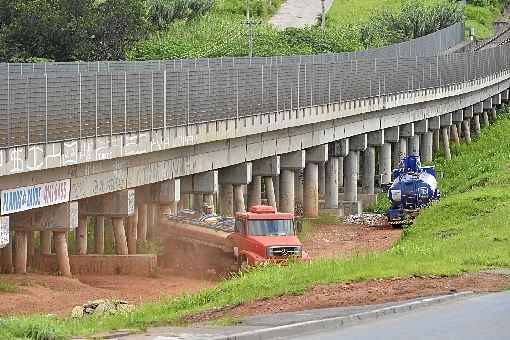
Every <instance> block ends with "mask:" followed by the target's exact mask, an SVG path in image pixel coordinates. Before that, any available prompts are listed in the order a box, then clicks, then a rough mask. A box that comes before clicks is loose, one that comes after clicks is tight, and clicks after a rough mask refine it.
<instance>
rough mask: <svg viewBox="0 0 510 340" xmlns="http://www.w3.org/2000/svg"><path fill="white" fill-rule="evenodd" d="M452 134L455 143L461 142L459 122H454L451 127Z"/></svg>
mask: <svg viewBox="0 0 510 340" xmlns="http://www.w3.org/2000/svg"><path fill="white" fill-rule="evenodd" d="M450 136H451V139H452V142H453V143H454V144H457V145H459V144H460V137H459V131H458V130H457V124H452V126H451V127H450Z"/></svg>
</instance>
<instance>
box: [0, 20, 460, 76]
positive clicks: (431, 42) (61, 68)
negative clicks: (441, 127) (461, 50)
mask: <svg viewBox="0 0 510 340" xmlns="http://www.w3.org/2000/svg"><path fill="white" fill-rule="evenodd" d="M462 41H464V23H462V22H461V23H457V24H454V25H452V26H449V27H447V28H444V29H442V30H439V31H437V32H434V33H431V34H429V35H426V36H423V37H420V38H417V39H413V40H410V41H405V42H402V43H398V44H394V45H391V46H386V47H381V48H373V49H368V50H365V51H357V52H344V53H336V54H319V55H295V56H278V57H253V58H249V57H231V58H230V57H229V58H203V59H177V60H166V61H165V60H163V61H162V60H156V61H105V62H63V63H26V64H6V63H3V64H2V63H0V74H2V73H7V72H8V73H10V74H17V73H22V74H24V73H55V72H63V73H66V72H153V71H181V70H188V69H197V68H239V67H240V68H242V67H246V66H253V65H262V64H263V65H276V64H279V65H294V64H326V63H337V62H341V61H349V60H354V59H367V58H393V57H399V58H407V57H414V56H434V55H437V54H442V53H444V51H446V50H448V49H450V48H452V47H454V46H456V45H458V44H460V43H461V42H462Z"/></svg>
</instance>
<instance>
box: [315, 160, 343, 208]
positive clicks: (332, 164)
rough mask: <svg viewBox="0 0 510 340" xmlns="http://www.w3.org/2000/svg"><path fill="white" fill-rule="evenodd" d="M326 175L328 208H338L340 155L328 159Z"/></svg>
mask: <svg viewBox="0 0 510 340" xmlns="http://www.w3.org/2000/svg"><path fill="white" fill-rule="evenodd" d="M319 176H320V173H319ZM325 177H326V178H325V186H326V187H325V189H326V192H325V201H326V202H325V203H326V209H338V157H330V158H329V160H328V161H327V163H326V174H325Z"/></svg>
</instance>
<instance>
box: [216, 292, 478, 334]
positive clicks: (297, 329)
mask: <svg viewBox="0 0 510 340" xmlns="http://www.w3.org/2000/svg"><path fill="white" fill-rule="evenodd" d="M472 295H475V293H474V292H472V291H466V292H459V293H453V294H448V295H441V296H436V297H430V298H424V299H421V300H418V301H412V302H407V303H403V304H400V305H396V306H389V307H384V308H380V309H375V310H371V311H368V312H362V313H356V314H351V315H347V316H338V317H331V318H326V319H320V320H311V321H304V322H299V323H293V324H289V325H283V326H277V327H271V328H264V329H259V330H254V331H248V332H243V333H238V334H232V335H228V336H221V337H215V338H214V340H266V339H274V338H277V337H289V336H293V335H298V334H303V333H304V332H307V333H308V332H311V331H312V332H313V331H324V330H334V329H339V328H343V327H347V326H352V325H356V324H359V323H361V322H364V321H368V320H376V319H379V318H382V317H385V316H388V315H392V314H400V313H404V312H409V311H412V310H416V309H419V308H423V307H427V306H430V305H433V304H438V303H442V302H449V301H453V300H457V299H461V298H465V297H468V296H472Z"/></svg>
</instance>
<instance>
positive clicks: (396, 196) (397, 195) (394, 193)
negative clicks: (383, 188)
mask: <svg viewBox="0 0 510 340" xmlns="http://www.w3.org/2000/svg"><path fill="white" fill-rule="evenodd" d="M391 199H392V200H393V201H395V202H400V200H401V199H402V192H401V191H400V190H391Z"/></svg>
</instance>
